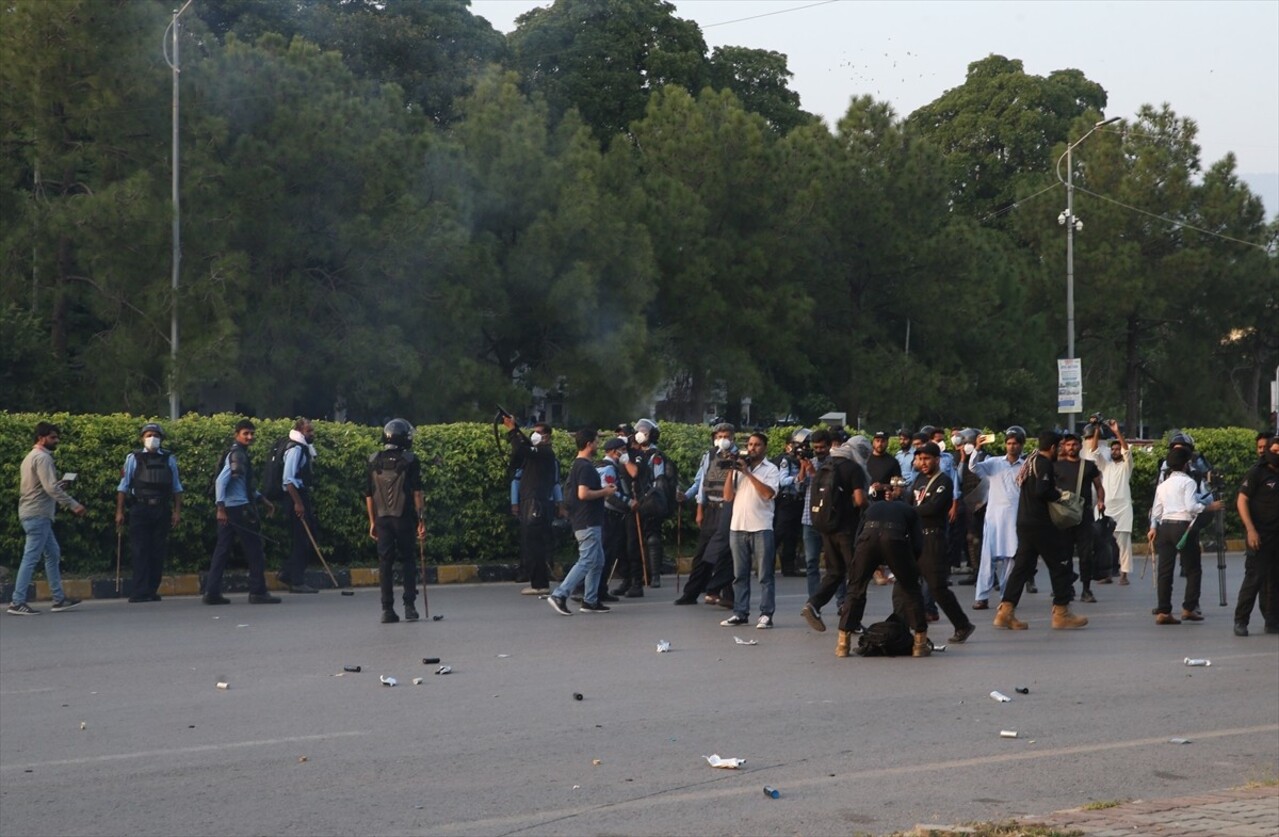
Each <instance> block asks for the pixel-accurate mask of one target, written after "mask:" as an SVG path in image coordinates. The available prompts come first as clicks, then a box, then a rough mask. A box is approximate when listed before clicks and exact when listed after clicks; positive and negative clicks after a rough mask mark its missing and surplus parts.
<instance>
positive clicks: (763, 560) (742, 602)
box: [728, 529, 777, 617]
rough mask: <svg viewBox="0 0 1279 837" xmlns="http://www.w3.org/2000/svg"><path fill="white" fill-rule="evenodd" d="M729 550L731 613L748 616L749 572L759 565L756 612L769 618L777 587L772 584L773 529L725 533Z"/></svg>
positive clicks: (749, 606) (773, 605)
mask: <svg viewBox="0 0 1279 837" xmlns="http://www.w3.org/2000/svg"><path fill="white" fill-rule="evenodd" d="M728 548H729V549H731V550H732V551H733V613H735V614H737V615H738V616H743V617H745V616H749V615H750V612H751V569H752V565H753V564H758V565H759V589H760V602H759V612H760V614H762V615H764V616H772V615H773V608H774V607H775V606H776V601H775V600H776V596H777V588H776V585H774V583H773V563H774V555H773V530H772V529H765V530H764V531H762V532H739V531H736V530H733V531H730V532H729V533H728Z"/></svg>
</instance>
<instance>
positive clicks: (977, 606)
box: [973, 599, 990, 610]
mask: <svg viewBox="0 0 1279 837" xmlns="http://www.w3.org/2000/svg"><path fill="white" fill-rule="evenodd" d="M989 607H990V603H989V602H987V601H986V600H985V599H978V600H977V601H975V602H973V610H986V609H987V608H989Z"/></svg>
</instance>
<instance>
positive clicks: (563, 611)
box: [546, 596, 573, 616]
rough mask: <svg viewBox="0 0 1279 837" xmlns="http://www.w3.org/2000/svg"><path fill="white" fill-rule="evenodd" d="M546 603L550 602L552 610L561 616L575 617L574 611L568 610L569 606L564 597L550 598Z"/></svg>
mask: <svg viewBox="0 0 1279 837" xmlns="http://www.w3.org/2000/svg"><path fill="white" fill-rule="evenodd" d="M546 601H548V602H550V605H551V607H552V608H553V609H554V610H555V612H556V613H558V614H559V615H560V616H572V615H573V611H571V610H569V609H568V604H567V603H566V602H565V600H564V597H563V596H551V597H550V598H548V599H547V600H546Z"/></svg>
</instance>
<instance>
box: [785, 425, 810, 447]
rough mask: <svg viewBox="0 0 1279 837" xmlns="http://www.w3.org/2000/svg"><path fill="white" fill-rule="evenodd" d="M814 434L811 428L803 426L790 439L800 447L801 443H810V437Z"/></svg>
mask: <svg viewBox="0 0 1279 837" xmlns="http://www.w3.org/2000/svg"><path fill="white" fill-rule="evenodd" d="M812 435H813V431H811V430H809V429H808V428H807V427H801V428H800V429H798V430H796V431H795V432H794V433H792V434H791V437H790V440H791V443H792V444H794V445H795V446H796V447H800V446H801V445H806V444H808V437H809V436H812Z"/></svg>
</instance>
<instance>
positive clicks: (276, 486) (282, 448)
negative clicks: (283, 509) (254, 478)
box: [262, 436, 298, 500]
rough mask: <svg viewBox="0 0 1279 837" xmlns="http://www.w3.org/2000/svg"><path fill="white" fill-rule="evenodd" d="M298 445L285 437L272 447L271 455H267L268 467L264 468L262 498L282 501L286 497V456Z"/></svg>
mask: <svg viewBox="0 0 1279 837" xmlns="http://www.w3.org/2000/svg"><path fill="white" fill-rule="evenodd" d="M297 444H298V443H297V442H295V441H293V440H292V439H290V438H289V437H288V436H284V437H283V438H280V439H277V440H276V442H275V444H274V445H271V453H270V454H268V455H267V459H266V465H265V467H263V468H262V496H263V497H266V498H267V499H268V500H280V499H282V498H283V497H284V454H285V453H287V452H288V450H289V448H292V447H297Z"/></svg>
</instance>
